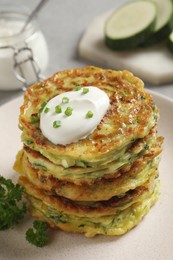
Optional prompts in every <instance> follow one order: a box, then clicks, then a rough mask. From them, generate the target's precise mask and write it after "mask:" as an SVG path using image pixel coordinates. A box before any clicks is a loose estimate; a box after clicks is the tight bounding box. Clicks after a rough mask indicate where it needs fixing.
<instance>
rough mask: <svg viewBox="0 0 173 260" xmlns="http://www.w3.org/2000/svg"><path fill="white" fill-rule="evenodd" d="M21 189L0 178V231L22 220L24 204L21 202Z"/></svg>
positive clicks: (24, 209) (24, 211)
mask: <svg viewBox="0 0 173 260" xmlns="http://www.w3.org/2000/svg"><path fill="white" fill-rule="evenodd" d="M23 191H24V189H23V187H22V186H20V185H19V184H16V185H15V184H13V182H12V181H11V180H10V179H5V178H4V177H3V176H0V230H5V229H9V228H12V227H13V226H14V225H16V224H18V223H19V222H20V220H21V219H23V217H24V215H25V213H26V203H25V202H22V201H21V199H22V195H23Z"/></svg>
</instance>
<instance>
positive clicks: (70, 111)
mask: <svg viewBox="0 0 173 260" xmlns="http://www.w3.org/2000/svg"><path fill="white" fill-rule="evenodd" d="M72 111H73V108H71V107H67V108H66V110H65V112H64V113H65V115H66V116H71V115H72Z"/></svg>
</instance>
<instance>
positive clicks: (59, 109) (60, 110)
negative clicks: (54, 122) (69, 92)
mask: <svg viewBox="0 0 173 260" xmlns="http://www.w3.org/2000/svg"><path fill="white" fill-rule="evenodd" d="M55 112H56V113H57V114H60V113H61V112H62V108H61V106H60V105H58V106H56V107H55Z"/></svg>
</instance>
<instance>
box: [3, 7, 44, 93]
mask: <svg viewBox="0 0 173 260" xmlns="http://www.w3.org/2000/svg"><path fill="white" fill-rule="evenodd" d="M29 13H30V12H28V11H27V10H26V8H23V7H22V8H21V6H20V7H19V6H13V5H3V6H0V90H14V89H19V88H26V87H27V86H29V85H31V84H33V83H34V82H37V81H39V80H41V79H42V76H41V74H42V72H44V71H45V69H46V67H47V65H48V48H47V44H46V40H45V38H44V35H43V33H42V32H41V30H40V29H39V26H38V24H37V21H36V20H35V19H34V20H32V22H30V23H29V24H28V26H27V27H26V28H25V30H24V31H22V28H23V26H24V24H25V21H26V20H27V18H28V15H29Z"/></svg>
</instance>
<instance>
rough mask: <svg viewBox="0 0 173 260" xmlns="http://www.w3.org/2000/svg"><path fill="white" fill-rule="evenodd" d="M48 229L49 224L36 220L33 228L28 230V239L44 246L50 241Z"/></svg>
mask: <svg viewBox="0 0 173 260" xmlns="http://www.w3.org/2000/svg"><path fill="white" fill-rule="evenodd" d="M47 230H48V226H47V224H46V223H45V222H43V221H39V220H35V221H34V222H33V228H29V229H28V230H27V231H26V240H27V241H28V242H29V243H31V244H33V245H35V246H37V247H43V246H45V245H46V244H47V243H48V234H47Z"/></svg>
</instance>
